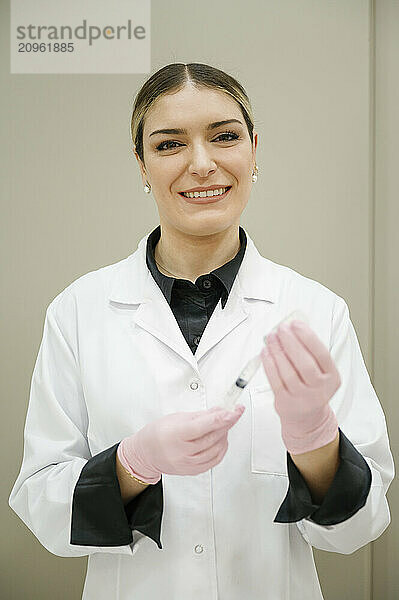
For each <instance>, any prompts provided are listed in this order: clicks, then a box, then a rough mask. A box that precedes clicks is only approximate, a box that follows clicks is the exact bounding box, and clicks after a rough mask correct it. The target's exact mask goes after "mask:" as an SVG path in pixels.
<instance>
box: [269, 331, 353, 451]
mask: <svg viewBox="0 0 399 600" xmlns="http://www.w3.org/2000/svg"><path fill="white" fill-rule="evenodd" d="M266 340H267V347H265V348H263V350H262V352H261V358H262V363H263V367H264V369H265V372H266V375H267V377H268V379H269V381H270V385H271V387H272V389H273V392H274V406H275V409H276V411H277V413H278V415H279V417H280V420H281V434H282V438H283V441H284V444H285V446H286V448H287V450H288V451H289V452H290V453H291V454H302V453H304V452H310V451H311V450H315V449H316V448H320V447H322V446H325V445H326V444H328V443H330V442H332V441H333V440H334V439H335V437H336V435H337V433H338V422H337V419H336V417H335V414H334V412H333V410H332V409H331V407H330V405H329V401H330V400H331V398H332V396H333V395H334V394H335V392H336V391H337V390H338V388H339V387H340V385H341V378H340V375H339V373H338V370H337V368H336V366H335V364H334V361H333V360H332V358H331V355H330V353H329V351H328V350H327V348H326V347H325V346H324V344H323V343H322V342H321V340H320V339H319V338H318V337H317V336H316V334H315V333H314V331H313V330H312V329H311V328H310V327H309V326H308V325H307V324H306V323H303V322H302V321H292V322H291V323H290V324H289V325H287V324H283V325H280V327H279V328H278V330H277V332H276V333H274V334H271V335H269V336H267V337H266Z"/></svg>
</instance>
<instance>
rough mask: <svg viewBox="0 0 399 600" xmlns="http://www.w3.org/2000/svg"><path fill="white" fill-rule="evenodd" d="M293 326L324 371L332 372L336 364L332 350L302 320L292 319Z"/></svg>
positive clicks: (298, 336)
mask: <svg viewBox="0 0 399 600" xmlns="http://www.w3.org/2000/svg"><path fill="white" fill-rule="evenodd" d="M291 328H292V331H293V332H294V334H295V335H296V336H297V338H298V340H299V341H300V342H301V344H303V346H304V347H305V348H306V349H307V350H308V351H309V352H310V353H311V354H312V356H313V358H314V360H315V361H316V362H317V364H318V366H319V368H320V371H321V372H322V373H332V372H333V371H334V370H335V364H334V361H333V359H332V357H331V354H330V352H329V351H328V349H327V348H326V346H325V345H324V344H323V342H322V341H321V339H320V338H319V337H318V336H317V335H316V334H315V332H314V331H313V330H312V329H311V328H310V327H309V325H307V324H306V323H303V322H302V321H292V323H291Z"/></svg>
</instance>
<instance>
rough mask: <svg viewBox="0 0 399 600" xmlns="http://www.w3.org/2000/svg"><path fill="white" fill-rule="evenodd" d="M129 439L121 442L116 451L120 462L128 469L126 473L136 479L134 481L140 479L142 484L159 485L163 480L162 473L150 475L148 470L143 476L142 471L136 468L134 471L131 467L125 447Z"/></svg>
mask: <svg viewBox="0 0 399 600" xmlns="http://www.w3.org/2000/svg"><path fill="white" fill-rule="evenodd" d="M126 439H127V438H125V439H124V440H122V441H121V443H120V444H119V446H118V449H117V451H116V453H117V456H118V458H119V461H120V463H121V465H122V467H123V468H124V469H126V471H127V472H128V473H129V474H130V475H131V476H132V477H133V478H134V479H138V480H139V481H140V482H141V483H147V484H155V483H158V481H159V480H160V479H161V473H158V474H154V475H151V474H149V473H148V470H147V472H146V474H144V473H143V474H142V473H141V472H140V471H141V469H139V470H137V468H136V467H135V470H133V469H132V467H131V466H130V463H129V462H128V460H127V458H126V454H125V451H124V446H125V440H126Z"/></svg>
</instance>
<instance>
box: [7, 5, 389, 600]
mask: <svg viewBox="0 0 399 600" xmlns="http://www.w3.org/2000/svg"><path fill="white" fill-rule="evenodd" d="M0 21H1V35H0V44H1V46H0V61H1V62H0V65H1V67H0V69H1V72H0V77H1V81H0V83H1V90H2V91H1V94H0V102H1V111H0V114H1V128H2V129H1V133H2V137H1V139H2V143H1V146H0V149H1V150H0V152H1V157H0V158H1V160H0V169H1V177H0V186H1V187H0V193H1V203H2V206H1V208H2V211H1V215H2V219H1V225H2V232H1V242H0V243H1V246H0V251H1V276H2V294H1V298H0V302H1V316H2V320H1V337H0V339H1V360H0V368H1V372H0V373H1V386H2V396H1V397H2V405H3V419H2V423H1V427H2V433H1V436H0V440H1V451H2V457H3V460H2V461H1V464H2V474H1V486H0V493H1V504H0V510H1V514H0V518H1V523H0V525H1V531H2V543H1V558H0V560H1V569H0V571H1V575H0V596H1V597H2V598H7V599H12V600H25V599H26V598H29V599H30V600H39V599H40V600H45V599H53V598H54V597H58V598H68V599H79V598H80V597H81V592H82V588H83V581H84V574H85V571H86V560H87V559H86V558H60V557H57V556H54V555H52V554H50V553H49V552H48V551H47V550H45V549H44V548H43V547H42V546H41V545H40V544H39V542H38V541H37V540H36V538H35V537H34V536H33V534H32V533H31V532H30V531H29V530H28V529H27V528H26V527H25V525H24V524H23V523H22V522H21V521H20V520H19V519H18V517H17V516H16V515H15V514H14V513H13V512H12V511H11V509H10V508H9V507H8V496H9V493H10V490H11V487H12V485H13V483H14V481H15V478H16V476H17V473H18V471H19V467H20V463H21V460H22V450H23V425H24V420H25V415H26V409H27V405H28V397H29V387H30V379H31V375H32V371H33V366H34V362H35V359H36V355H37V352H38V348H39V344H40V340H41V336H42V330H43V322H44V315H45V310H46V307H47V306H48V304H49V303H50V301H51V300H52V299H53V298H54V297H55V296H56V295H57V294H58V293H59V292H60V291H61V290H63V289H64V288H65V287H66V286H67V285H68V284H69V283H70V282H72V281H73V280H74V279H76V278H77V277H79V276H80V275H82V274H84V273H87V272H88V271H91V270H94V269H97V268H99V267H101V266H104V265H107V264H111V263H113V262H116V261H118V260H121V259H122V258H124V257H125V256H127V255H128V254H130V253H131V252H133V251H134V250H135V249H136V247H137V242H138V240H139V239H140V238H141V237H142V236H143V235H145V233H147V232H148V231H149V230H150V229H152V228H153V227H155V226H156V225H157V224H158V215H157V211H156V206H155V202H154V200H153V198H152V196H150V198H148V197H147V195H146V194H144V193H143V191H142V185H141V178H140V176H139V170H138V167H137V166H136V162H135V159H134V156H133V154H132V152H131V141H130V137H129V120H130V115H131V107H132V101H133V98H134V95H135V93H136V91H137V89H138V88H139V87H140V85H141V84H142V83H143V82H144V80H145V79H146V78H147V77H148V76H149V74H147V75H10V73H9V70H10V69H9V1H6V0H1V1H0ZM151 35H152V71H151V72H155V71H156V70H157V69H159V68H160V67H162V66H164V65H165V64H167V63H170V62H205V63H209V64H212V65H214V66H216V67H218V68H221V69H223V70H226V71H227V72H229V73H231V74H232V75H233V76H235V77H237V78H238V79H239V80H240V81H241V82H242V84H243V85H244V87H245V88H246V89H247V92H248V94H249V96H250V98H251V100H252V104H253V109H254V112H255V119H256V123H255V129H256V131H257V132H258V134H259V140H258V151H257V163H258V165H259V169H260V172H259V178H258V182H257V183H256V185H255V186H254V188H253V193H252V196H251V199H250V201H249V204H248V206H247V208H246V210H245V212H244V214H243V217H242V225H243V226H244V227H246V228H247V229H248V231H249V232H250V234H251V237H252V238H253V239H254V241H255V243H256V244H257V246H258V248H259V250H260V252H261V253H262V254H263V255H264V256H267V257H269V258H271V259H272V260H274V261H276V262H279V263H281V264H285V265H289V266H290V267H292V268H294V269H296V270H298V271H299V272H301V273H303V274H305V275H306V276H308V277H311V278H313V279H316V280H318V281H320V282H321V283H323V284H324V285H326V286H327V287H329V288H330V289H332V290H334V291H335V292H336V293H337V294H339V295H341V296H343V297H344V298H345V299H346V301H347V303H348V305H349V308H350V312H351V318H352V321H353V323H354V325H355V328H356V331H357V334H358V338H359V342H360V345H361V348H362V351H363V355H364V358H365V362H366V364H367V367H368V370H369V373H370V376H371V379H372V381H373V383H374V386H375V389H376V391H377V394H378V396H379V398H380V401H381V404H382V407H383V410H384V412H385V415H386V419H387V425H388V431H389V435H390V440H391V448H392V452H393V454H394V460H395V463H398V456H399V452H398V439H399V411H398V402H397V390H398V384H399V378H398V365H397V362H398V359H397V356H398V354H397V340H398V339H399V326H398V319H399V309H398V306H399V274H398V267H397V262H398V261H397V259H398V256H399V237H398V235H397V223H398V220H399V208H398V189H399V174H398V172H399V169H398V164H399V142H398V139H399V135H398V134H399V116H398V109H397V107H398V106H399V70H398V62H399V2H398V1H395V0H345V1H335V2H331V1H328V0H282V1H277V0H246V1H245V2H241V1H239V2H238V1H237V2H232V1H231V0H219V1H218V2H214V0H202V1H201V2H196V1H194V0H192V1H187V0H168V2H164V1H162V0H153V1H152V30H151ZM388 501H389V504H390V508H391V517H392V522H391V524H390V526H389V527H388V529H387V530H386V531H385V532H384V534H383V535H382V536H381V537H380V538H379V539H378V540H377V541H375V542H373V543H371V544H368V545H367V546H366V547H364V548H362V549H360V550H358V551H357V552H355V553H354V554H352V555H339V554H334V553H328V552H324V551H319V550H315V551H314V554H315V560H316V565H317V569H318V572H319V577H320V581H321V585H322V588H323V593H324V596H325V598H326V600H337V599H338V598H339V599H340V600H345V599H348V600H349V599H350V600H371V599H372V600H382V599H384V600H394V598H398V597H399V574H398V568H397V565H398V564H399V551H398V548H399V525H398V520H399V519H398V515H399V487H398V484H397V481H396V480H394V482H393V483H392V485H391V487H390V489H389V492H388ZM43 518H45V516H44V515H43ZM249 597H250V596H249ZM299 600H302V599H299Z"/></svg>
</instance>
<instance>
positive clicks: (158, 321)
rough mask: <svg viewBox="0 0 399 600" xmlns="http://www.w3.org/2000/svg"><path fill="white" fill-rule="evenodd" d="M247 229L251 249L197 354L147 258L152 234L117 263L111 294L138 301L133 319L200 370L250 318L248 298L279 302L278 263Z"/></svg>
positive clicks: (132, 302)
mask: <svg viewBox="0 0 399 600" xmlns="http://www.w3.org/2000/svg"><path fill="white" fill-rule="evenodd" d="M246 235H247V247H246V250H245V255H244V258H243V261H242V263H241V266H240V269H239V271H238V274H237V277H236V278H235V280H234V283H233V287H232V289H231V290H230V294H229V297H228V300H227V303H226V305H225V307H224V309H222V306H221V301H220V300H219V302H218V304H217V306H216V308H215V310H214V312H213V314H212V316H211V318H210V320H209V322H208V324H207V326H206V328H205V331H204V333H203V335H202V337H201V340H200V343H199V346H198V349H197V351H196V353H195V355H193V354H192V352H191V349H190V348H189V346H188V344H187V342H186V340H185V338H184V336H183V334H182V332H181V330H180V327H179V326H178V323H177V321H176V319H175V316H174V314H173V312H172V310H171V308H170V306H169V304H168V302H167V300H166V298H165V297H164V295H163V293H162V291H161V290H160V288H159V286H158V285H157V283H156V282H155V281H154V279H153V277H152V275H151V273H150V271H149V269H148V267H147V264H146V245H147V238H148V236H149V234H147V235H146V236H145V237H144V238H142V239H141V240H140V242H139V245H138V248H137V250H136V252H134V253H133V254H131V255H130V256H129V257H128V258H126V259H124V260H123V261H121V262H120V263H119V264H118V266H119V268H117V269H116V271H115V275H114V279H113V282H112V288H111V293H110V295H109V299H110V300H111V301H112V302H117V303H119V304H128V305H132V306H131V307H132V309H133V314H132V322H133V323H134V324H135V326H138V327H142V328H143V329H145V330H146V331H148V332H149V333H150V334H151V335H153V336H154V337H156V338H157V339H159V340H160V341H161V342H162V343H163V344H166V345H167V346H169V347H170V348H171V349H172V350H173V351H174V352H176V353H177V354H178V355H179V356H181V357H182V358H183V359H184V360H186V361H187V362H188V363H189V364H190V365H192V366H193V368H195V370H198V362H199V361H200V360H201V358H202V357H203V356H204V355H205V354H206V353H207V352H208V351H209V350H210V349H211V348H212V347H214V346H215V345H216V344H218V343H219V342H220V341H221V340H222V339H223V338H225V337H226V336H227V335H228V334H229V333H230V332H231V331H232V330H233V329H235V327H237V326H238V325H240V324H241V323H242V322H243V321H245V320H247V319H248V317H249V315H250V306H249V305H248V304H247V303H246V302H245V300H246V298H251V299H258V300H267V301H269V302H275V301H276V298H277V287H276V286H277V283H278V282H277V280H276V276H277V273H276V270H275V269H273V263H272V262H271V261H269V260H267V259H265V258H264V257H262V256H261V255H260V254H259V252H258V250H257V249H256V247H255V245H254V243H253V241H252V239H251V238H250V236H249V235H248V233H247V232H246Z"/></svg>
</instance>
